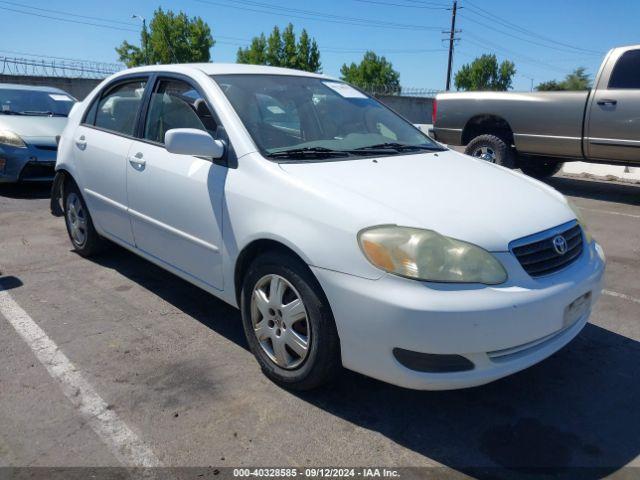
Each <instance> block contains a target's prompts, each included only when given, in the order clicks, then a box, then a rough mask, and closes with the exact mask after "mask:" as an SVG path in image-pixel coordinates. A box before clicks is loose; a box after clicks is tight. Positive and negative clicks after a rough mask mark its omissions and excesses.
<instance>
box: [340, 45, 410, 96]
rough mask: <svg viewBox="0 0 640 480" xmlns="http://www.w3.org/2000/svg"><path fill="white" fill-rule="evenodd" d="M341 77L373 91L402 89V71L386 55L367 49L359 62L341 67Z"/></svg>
mask: <svg viewBox="0 0 640 480" xmlns="http://www.w3.org/2000/svg"><path fill="white" fill-rule="evenodd" d="M340 73H341V77H340V78H341V79H342V80H344V81H345V82H349V83H351V84H353V85H356V86H358V87H360V88H362V89H363V90H368V91H371V92H376V91H381V90H383V91H384V92H389V93H393V92H397V91H399V90H400V73H398V72H397V71H396V70H394V69H393V65H392V64H391V62H389V61H388V60H387V59H386V58H385V57H384V56H378V55H376V54H375V52H372V51H367V52H366V53H365V54H364V57H363V58H362V60H361V61H360V63H359V64H356V63H354V62H352V63H351V65H347V64H346V63H345V64H343V65H342V67H341V68H340Z"/></svg>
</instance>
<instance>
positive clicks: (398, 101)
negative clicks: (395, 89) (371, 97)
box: [376, 95, 433, 124]
mask: <svg viewBox="0 0 640 480" xmlns="http://www.w3.org/2000/svg"><path fill="white" fill-rule="evenodd" d="M376 98H377V99H378V100H380V101H381V102H382V103H384V104H385V105H386V106H387V107H389V108H391V109H393V110H395V111H396V112H398V113H399V114H400V115H402V116H403V117H404V118H406V119H407V120H409V121H410V122H411V123H421V124H424V123H431V113H432V109H433V98H425V97H400V96H397V95H376Z"/></svg>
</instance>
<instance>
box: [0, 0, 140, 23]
mask: <svg viewBox="0 0 640 480" xmlns="http://www.w3.org/2000/svg"><path fill="white" fill-rule="evenodd" d="M0 3H4V4H6V5H11V6H14V7H21V8H29V9H31V10H38V11H40V12H48V13H54V14H58V15H68V16H70V17H76V18H84V19H86V20H97V21H99V22H103V23H117V24H120V25H127V26H134V25H135V24H134V23H131V22H123V21H121V20H110V19H108V18H102V17H91V16H88V15H78V14H76V13H70V12H63V11H60V10H49V9H46V8H38V7H32V6H30V5H25V4H23V3H16V2H7V1H4V0H2V1H0Z"/></svg>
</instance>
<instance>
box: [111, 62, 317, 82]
mask: <svg viewBox="0 0 640 480" xmlns="http://www.w3.org/2000/svg"><path fill="white" fill-rule="evenodd" d="M194 70H199V71H201V72H204V73H205V74H207V75H225V74H227V75H228V74H254V75H293V76H299V77H315V78H324V79H327V78H329V77H327V76H325V75H322V74H319V73H313V72H304V71H302V70H294V69H291V68H280V67H268V66H265V65H245V64H239V63H180V64H172V65H149V66H145V67H135V68H131V69H129V70H123V71H122V72H119V74H125V73H136V72H163V71H164V72H185V73H186V72H187V71H194Z"/></svg>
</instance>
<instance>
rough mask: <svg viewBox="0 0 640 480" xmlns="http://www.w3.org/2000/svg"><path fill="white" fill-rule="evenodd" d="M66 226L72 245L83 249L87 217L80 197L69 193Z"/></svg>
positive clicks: (85, 239)
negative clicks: (67, 226)
mask: <svg viewBox="0 0 640 480" xmlns="http://www.w3.org/2000/svg"><path fill="white" fill-rule="evenodd" d="M66 207H67V225H69V233H70V234H71V239H72V240H73V243H74V244H75V245H76V246H78V247H83V246H84V244H85V242H86V241H87V216H86V214H85V211H84V208H82V202H81V201H80V197H79V196H78V195H77V194H76V193H75V192H71V193H69V195H68V196H67V205H66Z"/></svg>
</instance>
